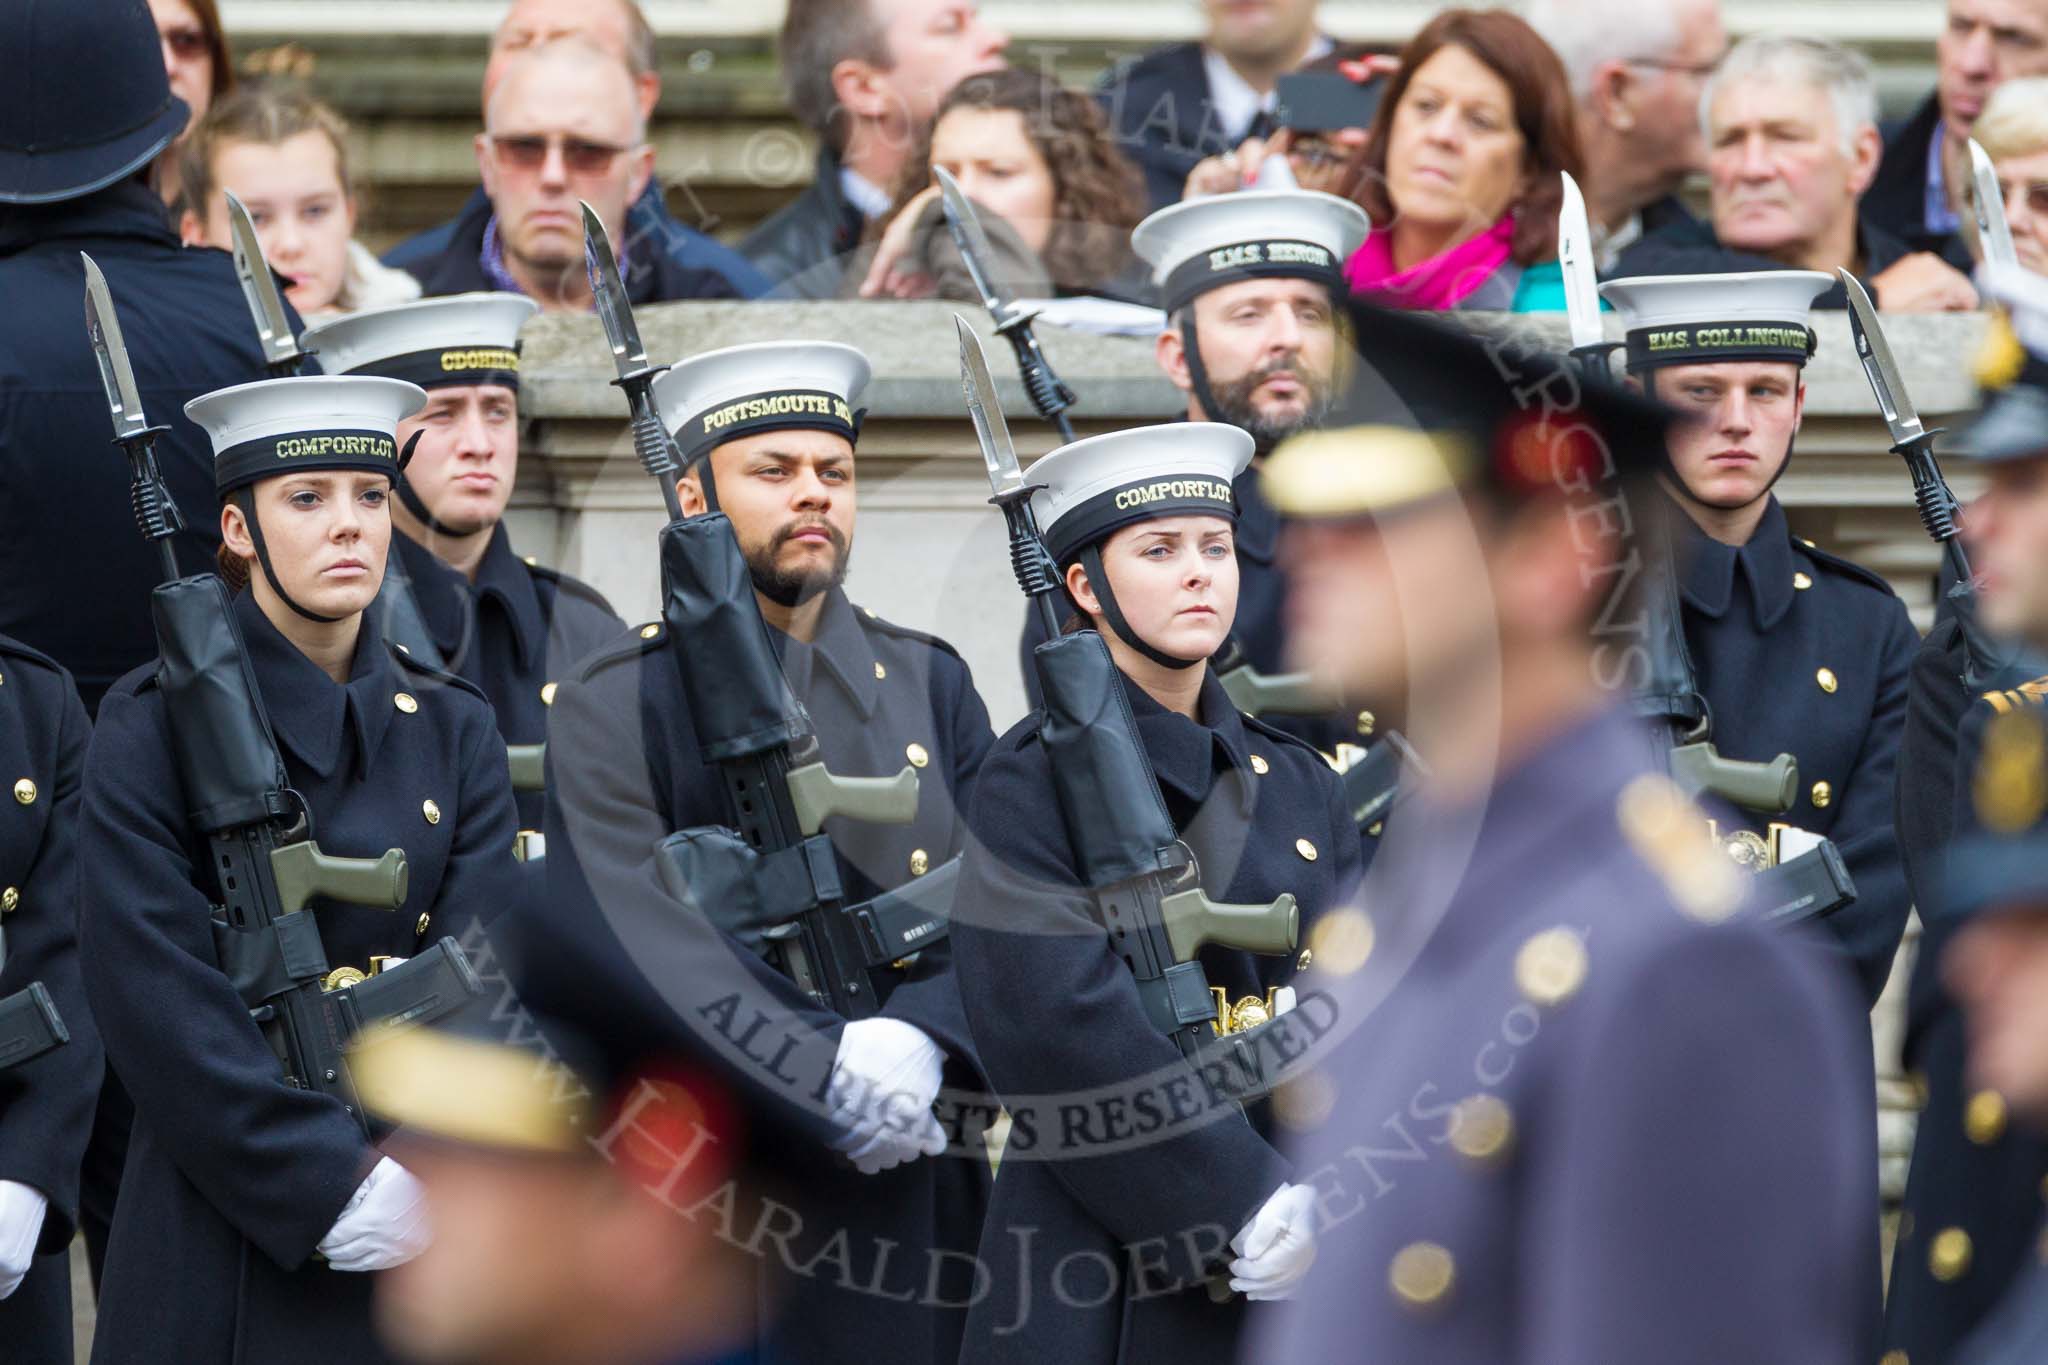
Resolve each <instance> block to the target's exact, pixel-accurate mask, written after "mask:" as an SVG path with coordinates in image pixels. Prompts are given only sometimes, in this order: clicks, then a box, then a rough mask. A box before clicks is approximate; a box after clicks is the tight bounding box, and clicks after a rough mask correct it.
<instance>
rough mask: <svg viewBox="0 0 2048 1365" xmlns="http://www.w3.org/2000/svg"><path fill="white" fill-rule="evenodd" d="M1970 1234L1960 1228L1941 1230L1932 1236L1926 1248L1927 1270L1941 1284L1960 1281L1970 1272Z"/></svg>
mask: <svg viewBox="0 0 2048 1365" xmlns="http://www.w3.org/2000/svg"><path fill="white" fill-rule="evenodd" d="M1972 1250H1973V1248H1972V1247H1971V1246H1970V1234H1969V1233H1967V1232H1964V1231H1963V1230H1962V1229H1961V1228H1943V1229H1942V1230H1941V1231H1940V1232H1937V1233H1935V1234H1934V1241H1933V1242H1932V1243H1930V1244H1929V1245H1928V1248H1927V1269H1928V1271H1929V1273H1931V1274H1932V1275H1933V1276H1934V1278H1935V1279H1937V1280H1940V1281H1941V1282H1942V1283H1943V1284H1948V1283H1951V1282H1952V1281H1955V1280H1960V1279H1961V1278H1962V1277H1963V1276H1964V1275H1966V1274H1968V1273H1969V1271H1970V1255H1971V1252H1972Z"/></svg>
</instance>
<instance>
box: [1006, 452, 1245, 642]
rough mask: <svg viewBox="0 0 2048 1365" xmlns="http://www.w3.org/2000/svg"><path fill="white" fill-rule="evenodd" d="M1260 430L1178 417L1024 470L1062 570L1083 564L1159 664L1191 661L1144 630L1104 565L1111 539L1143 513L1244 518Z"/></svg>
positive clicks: (1126, 637)
mask: <svg viewBox="0 0 2048 1365" xmlns="http://www.w3.org/2000/svg"><path fill="white" fill-rule="evenodd" d="M1253 449H1254V447H1253V443H1252V438H1251V436H1250V435H1248V434H1247V433H1246V432H1244V431H1242V430H1240V429H1239V428H1237V427H1233V426H1225V425H1223V424H1221V423H1217V422H1171V423H1167V424H1165V425H1163V426H1152V427H1138V428H1135V429H1133V430H1130V431H1112V432H1109V433H1108V434H1106V435H1103V436H1090V437H1088V438H1087V439H1086V440H1082V441H1076V442H1074V443H1073V444H1072V445H1066V446H1061V447H1060V448H1059V449H1058V450H1055V451H1053V452H1052V453H1051V454H1050V455H1047V456H1045V457H1044V458H1042V459H1040V460H1038V461H1037V462H1035V463H1034V464H1033V465H1032V466H1031V467H1030V468H1029V469H1027V470H1025V471H1024V482H1025V483H1026V484H1037V485H1042V486H1041V487H1040V488H1039V489H1038V491H1037V492H1035V493H1033V494H1032V495H1031V506H1032V510H1033V511H1034V512H1036V513H1037V516H1038V524H1039V527H1040V528H1041V533H1042V534H1043V536H1044V537H1045V548H1046V552H1047V553H1048V554H1050V555H1051V556H1052V558H1053V561H1054V562H1055V563H1056V564H1059V565H1060V566H1061V567H1062V568H1064V567H1065V566H1066V565H1069V564H1075V563H1078V564H1080V565H1081V566H1082V567H1083V568H1084V569H1086V570H1087V572H1088V581H1089V583H1090V584H1091V585H1093V587H1094V589H1095V594H1096V597H1097V598H1098V599H1099V600H1100V601H1101V603H1102V608H1103V615H1104V616H1105V617H1107V618H1108V621H1109V625H1110V628H1111V629H1112V630H1114V631H1115V632H1116V634H1117V637H1118V638H1119V639H1121V640H1122V641H1123V642H1124V643H1125V644H1127V645H1129V646H1130V647H1131V648H1133V649H1135V650H1137V651H1138V652H1139V653H1140V654H1143V655H1144V656H1145V657H1146V658H1148V659H1150V660H1152V661H1153V662H1154V663H1157V664H1161V665H1164V666H1165V667H1167V668H1191V667H1193V666H1194V665H1196V664H1198V663H1201V662H1202V660H1200V659H1183V658H1180V657H1178V656H1176V655H1171V654H1167V653H1166V652H1164V651H1163V650H1159V649H1155V648H1154V647H1153V646H1152V645H1150V644H1148V643H1146V642H1145V641H1144V640H1141V639H1139V638H1138V636H1137V634H1136V632H1135V631H1133V630H1132V629H1131V627H1130V624H1129V622H1128V621H1126V620H1125V618H1124V614H1123V611H1122V609H1121V608H1120V607H1118V606H1117V602H1116V594H1115V593H1114V592H1112V591H1111V590H1110V584H1109V577H1108V575H1107V574H1105V573H1104V572H1103V568H1102V543H1103V541H1105V540H1107V539H1108V538H1109V537H1110V536H1111V535H1112V534H1114V533H1115V532H1117V531H1119V530H1121V529H1123V528H1124V527H1126V526H1130V525H1132V524H1134V523H1137V522H1140V521H1150V520H1153V519H1155V518H1159V517H1178V516H1214V517H1222V518H1224V519H1226V520H1228V521H1230V522H1233V523H1235V522H1236V520H1237V497H1236V494H1235V493H1234V492H1233V490H1232V487H1231V483H1232V481H1233V480H1234V479H1236V478H1237V476H1238V475H1240V474H1242V473H1244V471H1245V470H1246V469H1247V468H1249V467H1250V465H1251V462H1252V452H1253Z"/></svg>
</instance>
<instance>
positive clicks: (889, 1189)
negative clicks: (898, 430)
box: [508, 589, 993, 1365]
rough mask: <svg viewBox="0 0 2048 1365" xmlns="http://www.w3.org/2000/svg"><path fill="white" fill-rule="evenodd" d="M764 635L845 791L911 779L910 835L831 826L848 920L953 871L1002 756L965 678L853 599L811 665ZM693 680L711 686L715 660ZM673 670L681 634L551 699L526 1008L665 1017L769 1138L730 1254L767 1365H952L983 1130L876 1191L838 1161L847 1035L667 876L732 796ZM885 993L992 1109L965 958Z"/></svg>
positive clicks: (833, 605)
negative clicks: (595, 999)
mask: <svg viewBox="0 0 2048 1365" xmlns="http://www.w3.org/2000/svg"><path fill="white" fill-rule="evenodd" d="M771 635H772V636H773V637H774V641H775V645H776V648H777V650H778V651H779V653H780V655H781V658H782V664H783V672H784V676H785V677H786V678H787V679H788V681H789V685H790V688H791V690H792V691H793V692H794V694H795V695H796V697H797V698H798V699H799V700H801V701H802V702H803V703H804V704H805V706H806V708H807V709H808V710H809V713H810V716H811V720H812V722H813V723H814V725H815V727H816V730H817V735H818V740H819V744H820V746H821V750H822V757H823V759H824V762H825V763H826V765H827V767H829V768H830V769H831V771H833V772H834V773H837V774H839V775H841V776H850V777H888V776H893V775H895V774H896V773H898V772H899V771H901V770H902V769H903V768H904V766H905V765H906V764H909V765H911V766H913V767H915V768H916V769H917V771H918V775H919V778H920V783H919V793H918V805H917V812H916V816H915V818H914V819H913V820H912V821H911V822H910V823H909V824H905V825H877V824H867V823H860V822H854V821H849V820H846V819H843V818H838V817H834V818H833V819H830V820H828V821H827V822H826V825H825V833H826V834H827V835H828V836H829V837H830V840H831V843H832V847H833V850H834V852H835V854H836V859H835V862H836V865H837V871H838V875H839V878H840V881H841V883H842V884H843V886H844V888H845V892H846V897H847V900H848V902H849V903H857V902H860V901H865V900H868V899H871V898H873V897H874V896H875V895H877V894H878V893H880V892H882V891H885V890H889V889H893V888H897V887H901V886H904V885H905V884H907V883H910V882H913V881H915V880H916V879H917V878H919V877H922V876H926V875H929V874H931V873H932V872H934V871H936V870H937V869H939V868H940V867H941V866H942V865H943V864H944V863H945V862H946V861H947V860H949V859H951V858H953V857H954V856H955V855H957V854H958V853H959V852H960V850H961V848H962V846H963V843H964V841H965V833H966V825H965V820H964V818H963V814H962V812H963V809H964V806H965V803H966V802H967V801H968V800H969V799H970V797H971V795H972V792H973V789H974V783H975V774H976V772H977V770H978V769H979V768H980V767H981V763H982V759H983V756H984V755H985V754H986V753H987V752H988V748H989V745H990V744H991V742H992V741H993V735H992V733H991V731H990V728H989V721H988V711H987V709H986V708H985V707H984V706H983V705H982V702H981V698H980V696H979V695H978V694H977V693H976V692H975V690H974V684H973V679H972V678H971V676H970V675H969V673H968V669H967V665H966V664H965V663H964V662H963V661H962V660H961V659H960V657H959V656H958V655H957V654H956V653H954V651H953V650H952V648H951V647H950V646H948V645H946V644H945V643H944V642H943V641H940V640H937V639H935V638H933V637H931V636H928V635H924V634H921V633H919V632H917V631H912V630H907V629H905V628H903V627H900V626H896V625H892V624H890V623H889V622H886V621H883V620H880V619H879V618H877V617H875V616H874V615H873V614H872V613H870V612H867V611H863V610H860V609H857V608H855V607H854V606H852V605H851V604H850V603H849V602H848V601H847V600H846V598H845V596H844V595H843V594H842V593H840V592H839V591H838V590H836V589H835V590H833V591H832V592H831V593H830V594H829V595H828V597H827V599H826V604H825V608H824V612H823V616H822V619H821V622H820V625H819V629H818V632H817V635H816V637H815V638H814V639H813V640H812V641H810V642H802V641H797V640H794V639H792V638H790V637H788V636H785V635H783V634H782V633H781V632H778V631H771ZM692 663H693V664H695V665H697V666H701V667H706V668H716V667H717V666H718V661H717V660H716V659H713V658H703V659H701V660H697V659H693V660H692ZM680 667H681V665H680V663H679V661H678V659H677V656H676V651H675V648H674V644H673V642H672V641H671V639H670V637H669V633H668V630H667V628H666V627H665V626H662V625H659V624H655V625H649V626H646V627H643V628H641V629H640V630H638V631H636V632H634V633H632V634H630V635H628V636H626V637H625V638H623V639H622V640H621V641H619V643H618V644H617V645H616V646H614V647H612V648H609V649H606V650H604V651H601V652H600V653H599V654H598V655H597V656H596V657H594V658H593V659H591V660H589V661H587V662H586V664H585V665H584V667H583V669H582V670H581V674H580V676H578V677H576V678H572V679H570V680H569V681H565V682H564V683H563V684H562V685H561V687H560V689H559V690H558V691H557V693H556V697H555V704H554V707H553V712H552V715H551V717H550V728H549V744H548V772H549V785H548V802H547V807H548V809H547V834H548V857H547V864H546V865H547V876H548V887H549V896H548V898H547V900H548V909H547V911H546V913H545V915H533V916H528V915H525V914H524V913H523V908H522V914H521V916H520V917H519V918H520V919H521V921H522V928H523V929H524V931H525V932H523V933H521V934H519V935H517V936H516V943H515V945H514V946H513V947H512V948H511V949H509V950H508V957H509V958H511V959H513V965H511V966H510V968H509V970H510V973H511V976H512V979H513V984H514V986H515V987H516V988H517V989H518V990H519V991H520V993H521V995H522V997H523V998H524V999H526V1000H527V1002H528V1003H529V1004H531V1005H532V1006H533V1007H534V1008H535V1009H537V1010H540V1011H542V1012H548V1011H549V1010H550V1009H551V1008H560V1009H562V1010H563V1012H567V1007H559V1006H553V1005H552V1001H551V997H550V992H551V991H555V990H560V989H593V988H598V989H604V990H607V991H616V992H620V993H623V994H634V995H639V996H648V997H649V998H650V999H651V1000H652V1003H653V1004H654V1006H656V1007H658V1008H665V1009H666V1010H667V1011H668V1012H669V1013H670V1014H671V1015H672V1016H677V1017H681V1018H682V1019H683V1020H684V1022H685V1023H686V1024H687V1026H688V1027H689V1028H690V1029H692V1030H693V1031H694V1032H695V1034H696V1036H697V1038H698V1040H699V1043H700V1044H701V1049H700V1050H701V1053H702V1060H703V1061H704V1062H705V1064H707V1065H710V1066H714V1067H717V1068H719V1069H720V1070H721V1072H722V1074H723V1076H724V1078H725V1079H726V1081H727V1082H728V1083H729V1085H730V1086H731V1088H732V1089H733V1090H734V1091H735V1093H737V1094H738V1096H739V1099H740V1103H741V1104H742V1105H743V1106H744V1108H745V1111H746V1115H747V1119H748V1124H749V1127H750V1129H751V1130H752V1133H753V1137H752V1140H751V1143H750V1157H751V1158H753V1159H754V1164H755V1165H756V1166H757V1167H759V1168H763V1169H767V1170H771V1171H775V1172H776V1173H778V1174H779V1175H780V1177H781V1179H782V1182H783V1183H782V1186H781V1187H780V1188H779V1189H777V1190H776V1191H773V1192H772V1193H770V1194H769V1196H768V1197H767V1198H760V1197H758V1196H759V1192H754V1191H750V1192H749V1199H748V1200H747V1201H746V1202H745V1203H744V1206H743V1207H742V1208H740V1209H739V1210H738V1211H736V1212H735V1211H733V1210H731V1209H727V1210H725V1211H723V1213H722V1214H721V1216H722V1217H723V1218H725V1219H726V1221H727V1222H728V1223H729V1224H731V1225H732V1226H733V1233H732V1235H733V1237H734V1240H735V1241H736V1242H738V1243H739V1244H740V1245H743V1246H747V1247H748V1248H749V1250H751V1251H753V1252H754V1254H756V1255H758V1256H759V1257H760V1258H761V1275H760V1277H759V1280H758V1284H759V1301H758V1305H757V1309H756V1312H757V1317H758V1318H759V1320H760V1322H761V1324H762V1325H761V1330H760V1333H759V1350H760V1358H761V1359H762V1360H763V1361H767V1362H783V1361H789V1362H805V1363H806V1365H809V1363H812V1362H815V1363H817V1365H825V1363H826V1362H837V1361H840V1360H844V1359H846V1358H847V1357H848V1353H849V1352H852V1353H855V1354H857V1353H858V1352H859V1351H860V1350H862V1349H868V1348H869V1346H872V1344H874V1343H887V1350H888V1352H889V1354H890V1358H891V1359H892V1360H899V1361H903V1362H906V1365H951V1362H952V1361H953V1360H954V1358H955V1356H956V1354H957V1352H958V1344H959V1333H960V1322H961V1318H962V1314H961V1311H960V1309H959V1307H958V1305H962V1304H964V1303H965V1302H966V1300H967V1299H968V1298H969V1297H971V1295H972V1292H973V1284H972V1277H971V1272H970V1271H969V1263H970V1260H971V1257H972V1255H973V1252H974V1246H975V1241H976V1238H977V1236H978V1234H979V1231H980V1227H981V1213H982V1208H983V1205H984V1202H985V1198H986V1187H987V1183H988V1169H989V1168H988V1161H987V1156H986V1152H985V1150H984V1149H983V1147H982V1143H981V1140H980V1136H979V1131H980V1130H979V1128H975V1129H973V1131H968V1132H965V1133H962V1132H961V1131H960V1125H961V1124H962V1123H965V1122H968V1120H969V1119H971V1117H972V1116H971V1115H970V1116H968V1118H966V1119H963V1118H959V1117H957V1116H956V1118H955V1120H954V1132H955V1136H956V1149H955V1150H954V1151H953V1152H950V1153H948V1154H947V1155H945V1156H942V1157H938V1158H934V1159H925V1160H919V1161H917V1162H914V1163H910V1164H907V1165H903V1166H898V1167H896V1168H894V1169H893V1170H890V1171H886V1172H883V1173H881V1174H879V1175H874V1176H864V1175H861V1174H859V1173H858V1172H857V1171H855V1170H854V1169H853V1167H852V1166H851V1165H850V1164H849V1163H847V1162H846V1161H845V1160H843V1159H842V1158H840V1157H838V1156H836V1155H834V1154H833V1153H832V1152H831V1151H829V1150H827V1148H826V1147H825V1146H824V1145H823V1144H824V1143H825V1142H826V1141H828V1140H829V1139H831V1138H832V1137H834V1136H836V1130H834V1129H833V1127H832V1126H831V1124H830V1123H829V1122H827V1121H826V1120H825V1119H824V1117H823V1115H822V1111H821V1110H820V1108H819V1107H818V1105H817V1104H816V1102H815V1098H814V1097H817V1096H822V1094H823V1086H824V1083H825V1078H826V1076H827V1075H828V1074H829V1071H830V1068H831V1063H832V1059H833V1054H834V1051H835V1050H836V1047H837V1043H838V1038H839V1030H840V1027H841V1025H842V1024H843V1022H844V1021H843V1020H841V1019H840V1018H839V1017H838V1016H837V1015H834V1014H832V1013H830V1012H828V1011H825V1010H822V1009H820V1008H818V1007H816V1006H814V1005H813V1004H812V1003H811V1002H810V1000H809V999H808V998H807V997H806V996H804V995H803V994H802V993H801V992H799V991H798V990H797V989H796V987H795V986H794V985H792V984H791V983H790V982H789V981H788V980H786V979H785V978H783V977H782V976H780V975H779V974H777V973H776V972H774V971H773V970H772V969H771V968H769V967H768V965H767V964H766V963H765V962H764V961H763V960H762V959H761V958H760V957H759V956H757V955H756V953H755V952H754V951H753V950H751V949H750V948H749V947H747V946H745V944H744V943H743V942H742V941H741V940H740V939H739V938H737V937H734V936H733V935H732V934H730V933H728V932H726V929H725V927H724V926H722V925H720V924H719V923H718V922H717V921H716V919H715V916H714V915H706V914H705V913H704V909H705V908H713V909H715V907H699V906H697V905H695V904H692V903H689V902H686V901H685V900H684V899H682V898H680V897H679V895H678V894H676V893H674V892H672V891H671V890H670V889H669V884H668V883H667V882H665V881H664V879H663V877H662V875H661V872H660V870H659V867H658V864H657V859H656V851H655V850H656V845H657V844H658V843H660V842H661V841H662V840H663V839H665V838H667V837H668V836H669V835H670V834H672V833H675V832H677V831H681V830H686V829H700V828H705V827H713V826H730V824H731V816H730V814H729V812H728V806H727V800H726V795H725V791H724V787H723V784H722V781H721V778H720V775H719V773H718V771H717V770H716V768H714V767H712V766H708V765H707V764H706V763H705V762H704V761H703V759H702V757H701V753H700V750H699V747H698V743H697V738H696V734H695V731H694V729H693V727H692V724H691V719H690V713H689V709H688V702H687V699H686V695H685V693H684V691H683V685H682V674H681V672H680ZM536 921H539V922H536ZM521 958H523V959H524V960H525V961H526V964H527V965H526V966H525V967H524V968H522V967H521V966H519V965H518V961H519V960H520V959H521ZM536 959H538V960H536ZM565 963H574V964H576V967H577V970H576V971H574V972H572V971H568V970H565V969H564V964H565ZM884 975H885V976H886V977H887V978H888V980H887V982H886V983H885V985H884V989H885V991H886V996H885V999H884V1003H883V1008H882V1011H881V1012H882V1013H883V1014H884V1015H887V1016H889V1017H892V1018H897V1019H901V1020H904V1021H906V1022H908V1023H911V1024H913V1025H915V1026H916V1027H918V1028H919V1029H922V1030H923V1031H924V1032H925V1033H926V1034H927V1035H928V1036H929V1037H930V1038H931V1039H932V1040H933V1041H934V1042H935V1043H937V1044H938V1046H939V1047H940V1048H941V1049H942V1050H943V1051H944V1052H945V1054H946V1059H947V1060H946V1068H945V1074H946V1084H947V1085H948V1087H964V1088H965V1089H966V1090H968V1091H970V1092H975V1091H978V1090H979V1088H980V1087H979V1080H978V1072H977V1070H976V1067H975V1064H974V1060H973V1052H972V1049H971V1046H970V1042H969V1038H968V1034H967V1028H966V1023H965V1020H964V1017H963V1014H962V1010H961V1004H960V998H959V995H958V992H957V991H956V990H955V988H954V982H953V973H952V969H951V965H950V951H949V950H948V949H947V948H944V947H938V948H931V949H927V950H925V951H924V952H922V953H920V954H918V955H917V957H916V958H915V960H914V961H911V962H908V963H906V964H901V965H899V966H898V967H895V968H890V969H885V971H884ZM578 976H580V977H581V983H582V984H581V985H580V986H579V985H578V984H577V983H576V981H575V978H576V977H578ZM591 983H602V985H601V986H598V987H593V986H592V985H591ZM586 1008H587V1007H586ZM988 1117H992V1116H984V1117H983V1118H982V1119H981V1127H985V1126H986V1123H987V1118H988ZM764 1229H765V1230H764ZM771 1233H773V1234H776V1235H775V1236H774V1237H773V1238H772V1239H771V1236H770V1234H771ZM949 1305H951V1306H949ZM862 1343H868V1344H869V1346H863V1345H862Z"/></svg>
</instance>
